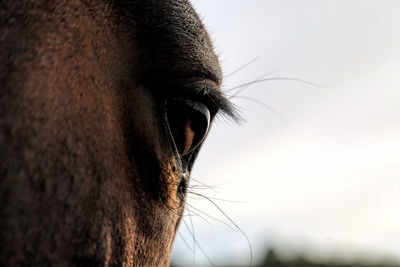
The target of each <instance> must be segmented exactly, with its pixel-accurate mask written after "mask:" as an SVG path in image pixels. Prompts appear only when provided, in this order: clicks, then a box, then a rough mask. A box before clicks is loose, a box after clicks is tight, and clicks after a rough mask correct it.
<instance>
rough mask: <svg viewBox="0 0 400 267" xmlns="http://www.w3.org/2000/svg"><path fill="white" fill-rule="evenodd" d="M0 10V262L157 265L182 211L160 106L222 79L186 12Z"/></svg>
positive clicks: (172, 0) (15, 6) (153, 5)
mask: <svg viewBox="0 0 400 267" xmlns="http://www.w3.org/2000/svg"><path fill="white" fill-rule="evenodd" d="M0 5H1V8H0V81H1V83H0V84H1V87H2V88H1V91H0V116H1V117H0V175H1V176H0V179H1V180H0V227H1V232H0V265H1V266H48V265H51V266H69V265H77V266H113V265H117V266H120V265H123V266H166V265H168V264H169V256H170V250H171V246H172V241H173V238H174V235H175V232H176V227H177V225H178V223H179V220H180V215H181V213H182V209H183V207H182V202H181V197H180V196H179V193H178V185H179V183H180V180H181V175H180V173H177V172H175V171H172V169H173V167H176V166H177V165H179V164H178V163H177V157H176V155H175V152H174V151H173V150H172V149H171V146H170V144H169V142H168V138H167V136H166V133H165V128H164V121H163V108H162V105H163V103H164V100H165V98H166V97H168V96H169V95H177V94H178V95H179V94H183V95H190V94H191V93H192V91H199V84H200V85H201V86H203V85H204V88H209V87H207V86H209V85H210V84H211V85H212V86H214V87H215V88H217V89H218V88H219V85H220V82H221V73H220V69H219V66H218V61H217V58H216V56H215V55H214V52H213V48H212V45H211V42H210V40H209V38H208V35H207V33H206V31H205V29H204V27H203V25H202V24H201V22H200V20H199V18H198V17H197V15H196V14H195V12H194V10H193V9H192V7H191V6H190V4H189V2H188V1H186V0H147V1H146V0H144V1H134V0H129V1H128V0H126V1H122V0H121V1H119V0H116V1H100V0H97V1H84V0H82V1H79V0H69V1H66V0H65V1H62V0H57V1H44V0H43V1H40V0H39V1H38V0H32V1H28V0H21V1H7V0H4V1H2V2H1V4H0ZM192 84H196V85H195V86H194V85H193V86H192ZM206 85H207V86H206ZM188 88H189V89H188ZM177 89H179V90H177ZM203 94H204V95H206V94H207V90H204V92H203ZM196 153H197V151H196Z"/></svg>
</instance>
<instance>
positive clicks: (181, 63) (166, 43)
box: [120, 0, 222, 84]
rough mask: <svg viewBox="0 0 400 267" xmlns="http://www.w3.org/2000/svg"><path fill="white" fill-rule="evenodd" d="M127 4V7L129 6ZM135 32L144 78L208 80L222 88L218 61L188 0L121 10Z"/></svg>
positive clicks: (132, 4)
mask: <svg viewBox="0 0 400 267" xmlns="http://www.w3.org/2000/svg"><path fill="white" fill-rule="evenodd" d="M125 4H126V3H125ZM120 12H122V14H126V15H125V16H126V17H127V18H128V20H130V21H131V23H132V24H131V25H132V27H133V28H134V39H135V43H136V45H137V48H138V51H139V58H138V61H137V63H138V64H140V68H137V69H139V70H140V71H141V72H142V73H141V76H142V77H146V78H149V79H156V80H157V79H160V80H163V79H174V78H177V79H179V78H188V77H193V78H207V79H211V80H214V81H215V82H216V83H217V84H220V82H221V79H222V74H221V70H220V67H219V64H218V58H217V56H216V55H215V53H214V49H213V46H212V43H211V41H210V38H209V36H208V34H207V32H206V30H205V28H204V25H203V24H202V22H201V20H200V19H199V17H198V15H197V14H196V12H195V11H194V9H193V8H192V6H191V5H190V3H189V2H188V1H187V0H151V1H132V2H130V4H129V3H128V4H126V5H122V9H121V10H120Z"/></svg>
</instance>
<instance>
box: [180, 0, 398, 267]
mask: <svg viewBox="0 0 400 267" xmlns="http://www.w3.org/2000/svg"><path fill="white" fill-rule="evenodd" d="M191 2H192V4H193V5H194V7H195V9H196V10H197V11H198V12H199V14H200V16H201V18H202V19H203V21H204V23H205V25H206V27H207V29H208V31H209V33H210V35H211V38H212V40H213V41H214V44H215V49H216V51H217V54H218V55H219V57H220V59H221V65H222V68H223V71H224V73H225V75H226V77H225V80H224V85H223V89H224V91H225V92H226V93H227V95H228V96H232V101H233V103H234V104H235V105H237V106H238V108H239V109H240V111H241V115H242V117H243V118H244V119H245V121H244V122H242V123H241V125H235V124H234V123H232V122H225V121H224V120H218V121H217V122H216V123H215V125H214V127H213V128H212V129H211V132H210V134H209V136H208V138H207V139H206V142H205V144H204V146H203V148H202V150H201V152H200V154H199V157H198V160H197V163H196V165H195V166H194V170H193V173H192V181H191V188H190V192H193V193H189V195H188V205H187V210H186V216H185V217H184V219H183V221H182V223H181V226H180V231H179V234H177V237H176V240H175V245H174V251H173V262H174V263H176V264H178V265H179V266H210V262H209V260H208V259H207V257H209V258H210V259H211V261H212V262H214V263H215V264H217V265H221V266H222V265H226V266H228V265H229V264H237V265H239V266H246V265H248V263H249V260H250V252H249V245H248V242H247V239H246V237H245V236H244V235H243V234H242V233H241V230H242V231H243V232H244V233H245V234H246V236H247V237H248V238H249V240H250V243H251V246H252V249H253V260H254V262H255V263H257V262H261V261H262V260H263V259H264V258H265V256H266V253H267V251H268V249H273V250H274V251H275V252H276V253H277V254H278V255H279V256H280V257H282V259H290V258H293V257H297V256H304V257H306V258H307V259H310V260H313V261H316V262H323V261H327V260H329V259H336V258H339V259H342V260H343V261H348V262H352V261H358V260H359V259H362V260H364V259H365V260H367V261H371V262H373V261H377V262H382V261H384V260H386V259H389V260H390V261H392V262H400V231H399V230H398V225H400V212H399V211H398V208H397V205H396V204H397V203H400V182H399V181H398V178H399V175H400V124H399V123H398V121H399V117H400V90H399V87H400V75H399V74H398V72H399V70H400V31H399V30H398V25H400V16H399V14H400V1H396V0H390V1H389V0H364V1H360V0H357V1H356V0H335V1H332V0H331V1H316V0H300V1H294V0H290V1H289V0H273V1H271V0H249V1H239V0H219V1H212V0H192V1H191ZM249 62H250V64H247V65H246V63H249ZM244 65H246V66H245V67H244V68H241V67H242V66H244ZM230 73H233V74H232V75H229V74H230ZM273 77H275V78H276V77H282V78H284V77H287V78H294V79H299V80H303V81H305V82H301V81H293V80H288V79H277V80H271V81H266V82H260V83H254V84H252V85H251V86H249V87H246V88H244V90H243V91H237V89H240V88H237V89H235V90H231V89H232V88H235V87H237V86H240V85H243V84H246V83H249V82H253V81H257V80H259V79H262V78H273ZM307 82H308V83H307ZM309 83H315V84H320V85H321V86H314V85H311V84H309ZM236 92H238V93H239V94H238V95H235V93H236ZM260 102H261V103H260ZM202 196H204V197H202ZM207 198H209V199H207ZM216 205H217V206H218V207H216ZM225 215H227V216H228V217H229V218H228V217H227V216H225ZM234 224H237V225H238V226H239V227H240V229H241V230H238V229H236V226H235V225H234ZM193 236H194V237H193ZM185 243H187V244H185ZM202 250H203V251H204V253H203V252H202ZM204 254H206V256H205V255H204ZM285 266H286V265H285ZM377 266H380V265H377ZM399 266H400V265H399Z"/></svg>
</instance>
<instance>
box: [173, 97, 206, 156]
mask: <svg viewBox="0 0 400 267" xmlns="http://www.w3.org/2000/svg"><path fill="white" fill-rule="evenodd" d="M166 112H167V118H168V126H169V129H170V131H171V134H172V138H173V141H174V143H175V145H176V148H177V150H178V152H179V154H181V155H186V154H188V153H190V152H192V151H193V150H194V149H195V148H196V147H197V146H198V145H199V144H200V143H201V142H202V141H203V139H204V136H205V135H206V133H207V131H208V127H209V121H210V117H209V111H208V109H207V107H205V105H204V104H202V103H200V102H195V101H191V100H184V99H172V100H169V101H168V102H167V109H166Z"/></svg>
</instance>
